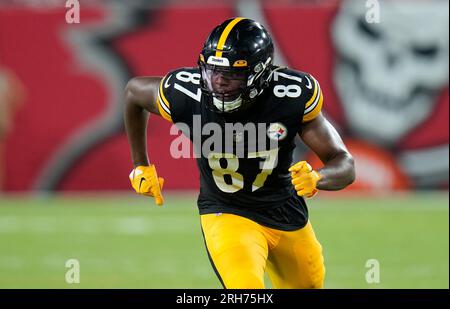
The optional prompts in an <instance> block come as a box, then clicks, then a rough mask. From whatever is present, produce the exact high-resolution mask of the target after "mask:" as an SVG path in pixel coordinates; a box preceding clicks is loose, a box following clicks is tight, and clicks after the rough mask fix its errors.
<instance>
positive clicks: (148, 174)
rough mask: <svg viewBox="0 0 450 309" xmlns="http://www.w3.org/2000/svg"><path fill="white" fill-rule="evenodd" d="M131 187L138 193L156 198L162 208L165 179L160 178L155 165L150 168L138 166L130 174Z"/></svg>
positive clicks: (157, 203)
mask: <svg viewBox="0 0 450 309" xmlns="http://www.w3.org/2000/svg"><path fill="white" fill-rule="evenodd" d="M130 181H131V186H132V187H133V188H134V190H136V193H139V194H142V195H146V196H153V197H155V201H156V205H159V206H162V204H164V198H163V196H162V193H161V190H162V187H163V184H164V179H163V178H161V177H158V174H157V173H156V168H155V166H154V165H153V164H150V166H138V167H136V168H135V169H133V170H132V171H131V173H130Z"/></svg>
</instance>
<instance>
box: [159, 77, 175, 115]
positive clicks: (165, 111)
mask: <svg viewBox="0 0 450 309" xmlns="http://www.w3.org/2000/svg"><path fill="white" fill-rule="evenodd" d="M166 77H167V76H166ZM166 77H164V78H163V79H162V80H161V83H160V84H159V90H158V97H157V103H158V110H159V113H160V114H161V116H162V117H163V118H164V119H166V120H168V121H170V122H172V116H171V114H170V103H169V101H168V100H167V98H166V96H165V95H164V91H163V83H164V80H165V79H166Z"/></svg>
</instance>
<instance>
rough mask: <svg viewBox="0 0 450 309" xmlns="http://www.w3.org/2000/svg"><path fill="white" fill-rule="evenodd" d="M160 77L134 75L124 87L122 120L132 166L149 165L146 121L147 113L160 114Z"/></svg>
mask: <svg viewBox="0 0 450 309" xmlns="http://www.w3.org/2000/svg"><path fill="white" fill-rule="evenodd" d="M160 82H161V78H160V77H135V78H133V79H131V80H130V81H129V82H128V84H127V86H126V88H125V111H124V122H125V129H126V132H127V136H128V142H129V143H130V147H131V158H132V160H133V164H134V166H135V167H136V166H140V165H142V166H145V165H149V160H148V156H147V122H148V117H149V113H152V114H155V115H160V114H159V110H158V105H157V104H158V103H157V97H158V87H159V83H160Z"/></svg>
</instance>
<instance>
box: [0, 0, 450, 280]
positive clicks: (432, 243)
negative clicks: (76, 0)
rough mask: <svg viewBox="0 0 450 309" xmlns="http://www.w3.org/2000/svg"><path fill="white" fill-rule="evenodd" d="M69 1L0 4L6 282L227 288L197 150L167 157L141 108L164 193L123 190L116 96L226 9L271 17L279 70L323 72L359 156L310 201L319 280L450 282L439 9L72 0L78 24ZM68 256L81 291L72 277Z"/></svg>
mask: <svg viewBox="0 0 450 309" xmlns="http://www.w3.org/2000/svg"><path fill="white" fill-rule="evenodd" d="M65 4H66V1H60V0H42V1H39V0H36V1H31V0H15V1H12V0H11V1H5V0H0V205H1V206H0V288H77V287H79V288H94V287H96V288H107V287H108V288H115V287H119V288H219V287H220V285H219V282H218V280H217V279H216V278H215V275H214V272H213V271H212V269H211V267H210V265H209V261H208V258H207V256H206V252H205V249H204V246H203V239H202V236H201V231H200V225H199V220H198V215H197V210H196V204H195V194H196V193H195V190H196V189H197V188H198V172H197V170H196V165H195V162H194V160H193V159H176V160H175V159H173V158H171V157H170V153H169V146H170V143H171V141H172V140H173V138H174V137H173V136H170V134H169V129H170V126H169V124H168V123H166V122H164V121H163V120H162V119H157V117H151V119H150V123H149V136H148V139H149V148H150V157H151V160H152V161H153V162H155V163H156V165H157V166H158V171H159V173H160V175H161V176H163V177H165V179H166V182H165V196H166V200H167V201H166V204H165V206H164V207H163V208H158V207H156V206H154V204H153V201H152V200H149V199H145V198H143V197H140V196H136V195H133V194H132V192H131V190H130V187H129V182H128V173H129V171H130V170H131V168H132V166H131V160H130V156H129V147H128V144H127V141H126V137H125V134H124V132H123V125H122V107H121V105H122V92H123V88H124V86H125V84H126V82H127V81H128V79H130V78H131V77H133V76H136V75H164V74H165V73H166V72H167V71H169V70H171V69H174V68H177V67H181V66H194V65H195V64H196V59H197V56H198V52H199V51H200V48H201V45H202V43H203V41H204V40H205V38H206V36H207V35H208V33H209V31H210V30H211V29H212V28H213V27H214V26H215V25H217V24H219V23H220V22H221V21H223V20H224V19H226V18H229V17H233V16H246V17H250V18H253V19H256V20H258V21H260V22H261V23H263V24H264V25H265V26H267V28H268V29H269V31H271V33H272V35H273V37H274V39H275V41H276V45H277V50H276V63H278V64H283V65H288V66H290V67H293V68H295V69H299V70H302V71H307V72H310V73H312V74H313V75H314V76H315V77H316V78H317V79H318V80H319V81H320V82H321V86H322V89H323V92H324V94H325V104H324V112H325V114H326V116H327V117H328V118H329V119H330V120H331V121H332V122H333V124H334V125H335V126H336V127H337V128H338V129H339V131H340V132H341V134H342V136H343V137H344V139H345V141H346V143H347V144H348V146H349V148H350V150H351V151H352V153H353V154H354V155H355V158H356V167H357V182H356V183H355V184H354V185H352V186H351V187H350V188H349V189H348V190H346V191H344V192H338V193H325V192H321V194H320V195H319V196H318V197H317V198H315V199H313V200H311V201H310V202H309V205H310V207H309V208H310V213H311V220H312V222H313V224H314V227H315V229H316V233H317V235H318V237H319V240H320V241H321V243H322V245H323V247H324V254H325V259H326V266H327V278H326V287H328V288H448V287H449V281H448V273H449V272H448V266H449V256H448V252H449V250H448V244H449V239H448V237H449V236H448V235H449V223H448V209H449V199H448V178H449V177H448V176H449V162H448V161H449V129H448V125H449V94H448V73H449V72H448V71H449V69H448V68H449V66H448V65H449V61H448V60H449V32H448V31H449V30H448V26H449V18H448V6H449V4H448V1H444V0H432V1H413V0H411V1H407V0H397V1H395V0H393V1H383V0H379V1H373V0H368V1H363V0H355V1H351V0H349V1H332V0H330V1H320V0H316V1H300V0H299V1H289V0H284V1H281V0H276V1H256V0H254V1H252V0H248V1H244V0H243V1H232V2H230V1H200V0H193V1H186V2H183V1H144V0H142V1H87V0H86V1H83V0H81V1H80V8H81V11H80V13H81V14H80V23H74V24H68V23H67V21H66V14H67V11H68V10H69V8H66V7H65ZM378 4H379V8H380V20H379V23H376V22H375V23H368V22H367V20H366V17H367V14H369V13H370V14H371V12H370V10H371V9H374V8H375V9H376V8H377V6H378ZM372 13H373V11H372ZM372 17H373V16H372ZM296 156H297V158H306V159H308V160H309V161H311V162H314V165H315V166H316V167H319V166H320V163H319V162H318V159H317V158H315V157H314V156H313V155H311V154H310V153H308V151H307V149H305V148H304V147H302V146H301V145H299V147H298V149H297V153H296ZM69 259H77V260H78V261H79V262H80V267H81V282H80V284H72V285H70V284H67V283H66V281H65V275H66V271H67V268H66V267H65V263H66V261H67V260H69ZM371 259H376V260H377V261H378V262H379V264H380V282H379V283H376V284H374V283H372V284H371V283H368V282H367V281H366V273H367V271H368V270H369V268H368V267H366V263H367V261H368V260H371Z"/></svg>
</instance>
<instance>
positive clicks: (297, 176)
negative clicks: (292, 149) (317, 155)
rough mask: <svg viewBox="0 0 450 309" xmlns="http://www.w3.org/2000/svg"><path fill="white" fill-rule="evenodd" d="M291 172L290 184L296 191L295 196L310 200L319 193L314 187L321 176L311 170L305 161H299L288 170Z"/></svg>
mask: <svg viewBox="0 0 450 309" xmlns="http://www.w3.org/2000/svg"><path fill="white" fill-rule="evenodd" d="M289 172H291V177H292V181H291V182H292V184H293V185H294V187H295V191H297V195H299V196H304V197H306V198H311V197H313V196H314V195H316V194H317V192H318V191H319V190H318V189H317V188H316V186H317V182H318V181H319V180H320V179H321V178H322V176H321V175H320V174H319V173H318V172H316V171H315V170H313V169H312V167H311V165H309V164H308V162H306V161H300V162H297V163H296V164H294V165H292V166H291V167H290V168H289Z"/></svg>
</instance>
